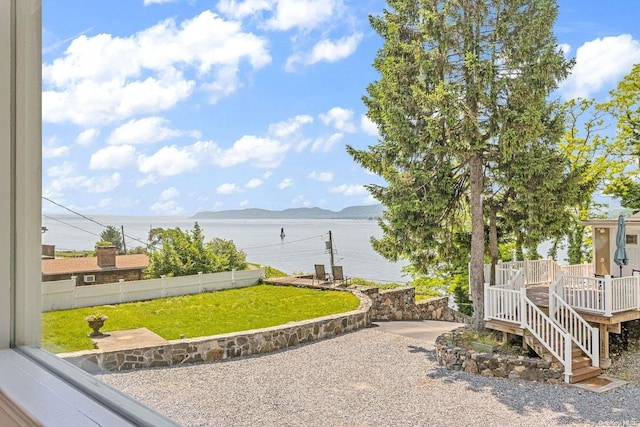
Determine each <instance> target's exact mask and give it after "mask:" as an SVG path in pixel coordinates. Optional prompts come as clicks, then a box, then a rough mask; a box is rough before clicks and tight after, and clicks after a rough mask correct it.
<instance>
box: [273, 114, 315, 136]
mask: <svg viewBox="0 0 640 427" xmlns="http://www.w3.org/2000/svg"><path fill="white" fill-rule="evenodd" d="M308 123H313V117H311V116H309V115H304V114H303V115H297V116H295V117H293V118H291V119H289V120H284V121H282V122H279V123H274V124H272V125H269V134H270V135H273V136H275V137H276V138H287V137H289V136H291V135H293V134H295V133H297V132H298V131H299V130H300V128H302V126H304V125H306V124H308Z"/></svg>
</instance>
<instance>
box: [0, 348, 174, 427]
mask: <svg viewBox="0 0 640 427" xmlns="http://www.w3.org/2000/svg"><path fill="white" fill-rule="evenodd" d="M3 417H4V418H3ZM0 421H1V423H0V424H2V425H12V424H10V422H12V421H13V422H14V424H13V425H43V426H91V425H102V426H132V425H134V426H177V425H178V424H176V423H175V422H173V421H171V420H170V419H168V418H166V417H165V416H163V415H161V414H159V413H157V412H155V411H153V410H152V409H150V408H148V407H146V406H144V405H142V404H141V403H139V402H137V401H135V400H133V399H132V398H130V397H128V396H127V395H125V394H124V393H122V392H120V391H118V390H116V389H115V388H113V387H111V386H109V385H107V384H104V383H102V382H100V381H99V380H97V379H96V378H94V377H92V376H91V375H89V374H87V373H86V372H84V371H82V370H80V369H78V368H76V367H75V366H73V365H71V364H70V363H68V362H65V361H63V360H60V359H59V358H57V357H56V356H54V355H52V354H50V353H47V352H46V351H44V350H41V349H36V348H27V347H22V348H18V349H8V350H0ZM5 421H6V423H5ZM26 421H33V423H32V424H29V423H28V422H26Z"/></svg>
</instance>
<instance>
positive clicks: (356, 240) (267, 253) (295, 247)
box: [42, 215, 410, 282]
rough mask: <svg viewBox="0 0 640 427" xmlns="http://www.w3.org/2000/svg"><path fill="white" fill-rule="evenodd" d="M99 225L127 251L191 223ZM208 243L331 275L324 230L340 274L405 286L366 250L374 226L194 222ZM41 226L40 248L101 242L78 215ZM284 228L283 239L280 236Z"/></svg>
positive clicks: (111, 220)
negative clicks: (113, 230)
mask: <svg viewBox="0 0 640 427" xmlns="http://www.w3.org/2000/svg"><path fill="white" fill-rule="evenodd" d="M93 219H95V220H96V221H97V222H99V223H100V224H104V225H113V226H115V227H117V228H120V227H124V232H125V235H126V236H127V238H126V241H125V242H126V245H127V248H133V247H135V246H146V243H147V238H148V234H149V230H150V229H151V228H155V227H162V228H173V227H180V228H181V229H183V230H186V229H191V228H193V225H194V222H195V221H194V220H193V219H188V218H183V217H119V216H95V217H93ZM198 224H199V225H200V227H201V228H202V230H203V232H204V235H205V238H206V240H207V241H209V240H211V239H213V238H215V237H220V238H222V239H225V240H233V242H234V243H235V245H236V247H237V248H238V249H241V250H243V251H244V252H245V253H246V254H247V260H248V261H249V262H254V263H258V264H262V265H270V266H272V267H275V268H277V269H279V270H282V271H284V272H286V273H288V274H292V273H298V272H305V273H312V272H313V271H314V268H313V266H314V264H324V265H325V266H326V269H327V271H330V268H329V265H330V255H329V250H328V249H327V243H326V242H327V241H328V240H329V231H331V233H332V237H333V239H332V240H333V248H334V259H335V264H336V265H342V266H343V270H344V273H345V275H347V276H349V277H361V278H364V279H368V280H375V281H389V282H407V281H409V280H410V278H409V277H408V276H406V275H405V274H403V273H402V272H401V270H402V268H403V267H404V266H405V265H406V263H392V262H389V261H387V260H386V259H384V258H383V257H382V256H380V255H379V254H378V253H377V252H375V251H374V250H373V249H372V248H371V243H370V238H371V236H375V237H380V236H381V235H382V231H381V230H380V228H379V227H378V224H377V222H376V221H369V220H337V219H336V220H324V219H315V220H314V219H298V220H290V219H287V220H280V219H251V220H219V219H215V220H214V219H204V220H198ZM42 225H43V226H44V227H47V231H46V232H45V233H44V234H43V235H42V243H45V244H49V245H55V246H56V249H58V250H91V249H93V247H94V245H95V243H96V242H97V241H98V240H100V238H99V235H100V233H101V232H102V231H103V230H104V227H102V226H101V225H98V224H96V223H94V222H91V221H89V220H87V219H84V218H81V217H77V216H67V215H46V216H45V217H43V219H42ZM281 229H284V235H285V236H284V238H281V237H280V231H281ZM136 239H137V240H136Z"/></svg>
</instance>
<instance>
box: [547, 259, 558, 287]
mask: <svg viewBox="0 0 640 427" xmlns="http://www.w3.org/2000/svg"><path fill="white" fill-rule="evenodd" d="M547 277H548V278H549V283H553V282H555V281H556V262H555V261H554V260H553V258H551V257H549V258H547Z"/></svg>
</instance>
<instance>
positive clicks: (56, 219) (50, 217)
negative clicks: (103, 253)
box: [42, 214, 100, 237]
mask: <svg viewBox="0 0 640 427" xmlns="http://www.w3.org/2000/svg"><path fill="white" fill-rule="evenodd" d="M42 216H43V217H45V218H49V219H50V220H53V221H58V222H60V223H62V224H64V225H68V226H69V227H73V228H77V229H78V230H80V231H84V232H85V233H89V234H93V235H94V236H97V237H100V235H99V234H96V233H94V232H92V231H89V230H85V229H84V228H80V227H78V226H76V225H73V224H69V223H68V222H64V221H62V220H59V219H58V218H54V217H52V216H49V215H45V214H42Z"/></svg>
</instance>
